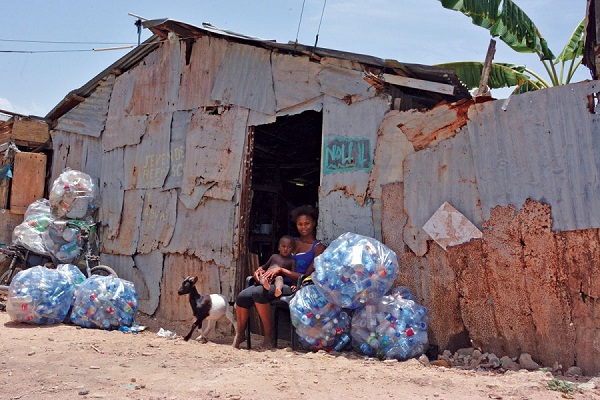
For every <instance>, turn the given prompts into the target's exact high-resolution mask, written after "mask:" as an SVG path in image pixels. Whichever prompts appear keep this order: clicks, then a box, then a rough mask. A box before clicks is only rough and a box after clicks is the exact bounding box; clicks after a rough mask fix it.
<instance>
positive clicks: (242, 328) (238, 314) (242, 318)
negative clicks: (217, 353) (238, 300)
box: [233, 305, 249, 349]
mask: <svg viewBox="0 0 600 400" xmlns="http://www.w3.org/2000/svg"><path fill="white" fill-rule="evenodd" d="M248 313H249V310H248V309H247V308H243V307H240V306H238V305H236V306H235V318H236V320H237V331H236V335H235V338H233V347H235V348H236V349H239V348H240V344H241V343H242V342H243V341H244V340H246V334H245V332H246V326H247V325H248Z"/></svg>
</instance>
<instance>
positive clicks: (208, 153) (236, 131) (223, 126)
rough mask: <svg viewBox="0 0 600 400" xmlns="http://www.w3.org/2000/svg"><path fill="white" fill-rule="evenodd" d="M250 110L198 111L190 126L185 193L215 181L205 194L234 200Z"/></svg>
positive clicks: (185, 168) (184, 177)
mask: <svg viewBox="0 0 600 400" xmlns="http://www.w3.org/2000/svg"><path fill="white" fill-rule="evenodd" d="M247 120H248V110H246V109H243V108H240V107H232V108H230V109H228V110H225V111H224V112H223V113H222V114H220V115H219V114H211V113H208V112H204V111H202V110H196V111H195V112H194V115H193V116H192V120H191V122H190V125H189V132H188V136H187V141H186V150H185V164H184V168H183V185H182V193H183V194H191V193H192V192H193V191H194V190H195V188H196V187H197V186H201V185H206V184H211V183H216V185H214V186H212V188H211V189H209V191H208V192H207V193H206V196H208V197H212V198H217V199H223V200H231V199H232V198H233V195H234V193H235V186H236V185H237V182H238V178H239V176H240V168H241V164H242V155H243V153H244V143H245V139H246V121H247Z"/></svg>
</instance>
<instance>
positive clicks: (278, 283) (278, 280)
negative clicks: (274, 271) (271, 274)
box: [275, 276, 283, 297]
mask: <svg viewBox="0 0 600 400" xmlns="http://www.w3.org/2000/svg"><path fill="white" fill-rule="evenodd" d="M282 290H283V276H278V277H276V278H275V297H279V296H281V292H282Z"/></svg>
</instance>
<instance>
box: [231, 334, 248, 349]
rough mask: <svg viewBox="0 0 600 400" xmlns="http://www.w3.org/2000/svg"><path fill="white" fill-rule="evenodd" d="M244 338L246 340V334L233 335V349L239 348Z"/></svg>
mask: <svg viewBox="0 0 600 400" xmlns="http://www.w3.org/2000/svg"><path fill="white" fill-rule="evenodd" d="M244 340H246V335H243V334H242V335H235V337H234V338H233V348H234V349H239V348H240V344H242V343H243V342H244Z"/></svg>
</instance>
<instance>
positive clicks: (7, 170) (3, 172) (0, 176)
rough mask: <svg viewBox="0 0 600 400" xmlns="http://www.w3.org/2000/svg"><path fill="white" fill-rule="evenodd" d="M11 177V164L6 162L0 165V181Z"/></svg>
mask: <svg viewBox="0 0 600 400" xmlns="http://www.w3.org/2000/svg"><path fill="white" fill-rule="evenodd" d="M4 179H12V164H6V165H3V166H1V167H0V181H3V180H4Z"/></svg>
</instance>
